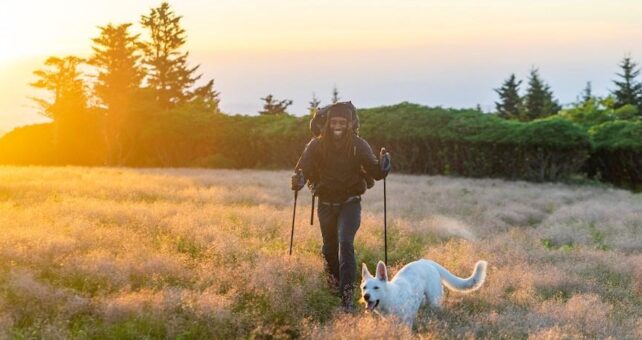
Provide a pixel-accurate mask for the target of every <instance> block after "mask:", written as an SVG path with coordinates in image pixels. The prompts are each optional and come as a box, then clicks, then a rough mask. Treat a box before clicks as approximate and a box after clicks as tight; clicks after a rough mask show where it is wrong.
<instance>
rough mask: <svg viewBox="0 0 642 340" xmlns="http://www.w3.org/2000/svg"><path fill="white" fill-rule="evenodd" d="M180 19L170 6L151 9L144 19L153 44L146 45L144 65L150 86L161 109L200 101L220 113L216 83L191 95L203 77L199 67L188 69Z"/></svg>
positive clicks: (148, 42) (187, 53)
mask: <svg viewBox="0 0 642 340" xmlns="http://www.w3.org/2000/svg"><path fill="white" fill-rule="evenodd" d="M181 18H182V17H181V16H177V15H176V14H174V12H173V11H172V10H171V9H170V7H169V4H168V3H167V2H163V3H162V4H161V5H160V6H159V7H157V8H152V9H151V10H150V13H149V15H143V16H142V17H141V21H140V22H141V25H142V26H143V27H145V28H147V29H148V31H149V36H150V37H149V38H150V40H149V41H147V42H145V57H144V59H143V62H144V64H145V65H146V67H147V73H148V76H147V83H148V84H149V86H150V87H151V88H152V89H153V90H154V91H155V93H156V100H157V101H158V103H159V105H160V106H161V107H162V108H165V109H169V108H172V107H174V106H175V105H177V104H179V103H183V102H187V101H190V100H194V99H198V98H201V99H203V100H205V101H206V103H208V105H210V106H211V107H212V108H213V109H214V110H215V111H218V93H217V92H216V91H214V90H213V84H214V83H213V81H209V82H208V83H207V84H206V85H205V86H202V87H200V88H197V89H196V90H194V91H190V88H191V87H192V86H193V85H194V83H195V82H196V81H197V80H198V79H200V78H201V76H202V75H195V72H196V70H197V69H198V68H199V66H200V65H197V66H195V67H191V68H190V67H189V66H188V65H187V57H188V56H189V52H184V53H183V52H181V51H180V50H181V48H182V47H183V45H185V42H186V38H185V30H184V29H183V28H182V27H181V24H180V20H181Z"/></svg>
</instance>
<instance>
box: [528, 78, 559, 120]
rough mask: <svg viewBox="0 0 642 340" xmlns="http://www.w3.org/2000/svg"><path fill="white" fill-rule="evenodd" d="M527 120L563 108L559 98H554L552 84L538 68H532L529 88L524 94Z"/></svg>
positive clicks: (541, 116) (550, 113) (554, 112)
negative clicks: (545, 81)
mask: <svg viewBox="0 0 642 340" xmlns="http://www.w3.org/2000/svg"><path fill="white" fill-rule="evenodd" d="M524 104H525V105H524V106H525V109H526V115H525V117H524V118H525V119H526V120H533V119H537V118H543V117H547V116H550V115H554V114H556V113H557V112H559V110H560V109H561V107H560V105H559V103H558V102H557V100H555V99H554V98H553V92H552V91H551V88H550V86H548V84H546V83H544V81H543V80H542V79H541V78H540V76H539V71H538V70H537V69H536V68H533V69H532V70H531V73H530V76H529V79H528V89H527V90H526V96H524Z"/></svg>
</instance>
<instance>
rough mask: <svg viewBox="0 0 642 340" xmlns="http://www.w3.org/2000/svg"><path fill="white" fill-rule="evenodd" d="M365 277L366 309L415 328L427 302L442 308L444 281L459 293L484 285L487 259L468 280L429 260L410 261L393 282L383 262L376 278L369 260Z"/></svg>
mask: <svg viewBox="0 0 642 340" xmlns="http://www.w3.org/2000/svg"><path fill="white" fill-rule="evenodd" d="M361 276H362V281H361V293H362V294H361V296H362V297H363V302H364V303H365V305H366V309H367V310H369V311H375V312H377V311H381V312H382V313H384V314H391V315H395V316H397V317H399V318H400V319H401V320H402V321H403V322H405V323H406V324H408V325H409V326H410V327H412V325H413V323H414V321H415V317H416V316H417V311H418V310H419V307H420V306H421V304H422V303H423V302H424V301H427V302H428V304H429V305H430V306H431V307H434V308H441V303H442V298H443V295H444V290H443V287H442V283H443V284H444V285H445V286H446V287H448V288H450V289H452V290H455V291H459V292H471V291H474V290H476V289H478V288H479V287H481V285H482V284H483V283H484V279H485V278H486V261H478V262H477V264H476V265H475V271H474V272H473V275H472V276H470V277H469V278H467V279H462V278H459V277H457V276H455V275H453V274H451V273H450V272H449V271H448V270H446V268H444V267H442V266H440V265H439V264H438V263H436V262H434V261H429V260H419V261H415V262H411V263H409V264H407V265H406V266H404V267H403V268H401V270H400V271H399V272H398V273H397V275H395V277H394V278H393V279H392V281H390V282H388V270H387V269H386V265H385V264H384V263H383V262H382V261H379V263H378V264H377V273H376V276H375V277H373V276H372V275H371V274H370V271H368V266H366V264H365V263H364V264H363V265H362V270H361Z"/></svg>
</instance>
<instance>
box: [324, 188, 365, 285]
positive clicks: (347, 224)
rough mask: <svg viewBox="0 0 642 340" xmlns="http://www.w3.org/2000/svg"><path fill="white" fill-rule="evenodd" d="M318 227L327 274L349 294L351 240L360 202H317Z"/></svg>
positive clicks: (352, 266)
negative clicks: (329, 203)
mask: <svg viewBox="0 0 642 340" xmlns="http://www.w3.org/2000/svg"><path fill="white" fill-rule="evenodd" d="M318 214H319V224H320V225H321V235H322V236H323V248H322V252H323V256H324V257H325V261H326V265H327V267H326V268H327V270H328V272H329V273H330V275H332V277H333V278H334V280H336V282H337V283H338V284H339V289H340V291H341V292H346V289H349V290H350V294H351V293H352V287H353V284H354V279H355V273H356V267H357V263H356V259H355V256H354V236H355V234H356V233H357V230H358V229H359V225H360V224H361V198H360V197H359V198H356V199H353V200H352V201H350V202H347V203H344V204H342V205H340V206H331V205H327V204H323V203H322V202H319V209H318Z"/></svg>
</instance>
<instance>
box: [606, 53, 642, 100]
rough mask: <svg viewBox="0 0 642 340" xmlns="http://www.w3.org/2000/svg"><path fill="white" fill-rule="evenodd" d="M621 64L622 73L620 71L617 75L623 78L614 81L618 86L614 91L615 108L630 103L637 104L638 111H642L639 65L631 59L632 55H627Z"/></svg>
mask: <svg viewBox="0 0 642 340" xmlns="http://www.w3.org/2000/svg"><path fill="white" fill-rule="evenodd" d="M619 66H620V68H622V73H618V74H617V76H619V77H620V78H621V80H619V81H618V80H615V81H613V83H615V85H616V87H617V88H616V89H615V90H614V91H613V92H612V93H613V95H614V96H615V108H620V107H622V106H624V105H627V104H629V105H635V106H637V107H638V112H642V110H640V108H642V83H640V82H638V81H637V80H636V78H637V76H638V75H639V74H640V69H639V68H638V65H637V63H634V62H633V61H631V58H630V57H625V58H624V59H623V60H622V63H620V65H619Z"/></svg>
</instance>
